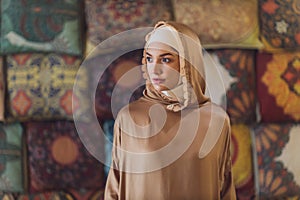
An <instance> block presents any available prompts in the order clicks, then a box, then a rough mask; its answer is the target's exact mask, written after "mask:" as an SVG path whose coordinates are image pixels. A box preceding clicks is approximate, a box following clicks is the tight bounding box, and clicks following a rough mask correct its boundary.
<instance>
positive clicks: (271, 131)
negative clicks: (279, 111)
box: [253, 124, 300, 199]
mask: <svg viewBox="0 0 300 200" xmlns="http://www.w3.org/2000/svg"><path fill="white" fill-rule="evenodd" d="M299 133H300V126H299V125H296V124H259V125H258V126H256V127H254V129H253V134H254V136H253V138H255V145H254V149H255V150H256V158H257V160H256V162H255V163H256V167H255V170H256V174H257V175H258V177H256V188H257V189H258V190H259V191H258V194H259V197H261V198H260V199H280V198H282V199H283V197H294V196H298V197H299V196H300V168H299V166H300V157H299V156H297V155H298V154H299V151H300V148H299V147H300V146H299V141H300V135H299Z"/></svg>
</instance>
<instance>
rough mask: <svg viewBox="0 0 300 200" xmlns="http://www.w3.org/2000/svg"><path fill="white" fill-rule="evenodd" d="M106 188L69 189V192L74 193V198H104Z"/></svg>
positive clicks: (81, 199)
mask: <svg viewBox="0 0 300 200" xmlns="http://www.w3.org/2000/svg"><path fill="white" fill-rule="evenodd" d="M104 190H105V188H102V189H95V190H85V189H79V190H68V193H69V194H71V195H72V197H73V198H74V199H78V200H79V199H80V200H104Z"/></svg>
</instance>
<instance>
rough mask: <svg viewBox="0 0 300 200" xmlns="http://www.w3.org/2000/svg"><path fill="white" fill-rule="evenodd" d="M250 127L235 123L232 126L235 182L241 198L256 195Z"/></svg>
mask: <svg viewBox="0 0 300 200" xmlns="http://www.w3.org/2000/svg"><path fill="white" fill-rule="evenodd" d="M250 136H251V135H250V127H249V126H247V125H245V124H234V125H232V127H231V141H232V143H231V153H232V170H233V178H234V184H235V188H236V192H237V196H238V197H239V199H243V197H248V199H250V197H254V196H255V190H254V173H253V167H252V165H253V164H252V147H251V137H250Z"/></svg>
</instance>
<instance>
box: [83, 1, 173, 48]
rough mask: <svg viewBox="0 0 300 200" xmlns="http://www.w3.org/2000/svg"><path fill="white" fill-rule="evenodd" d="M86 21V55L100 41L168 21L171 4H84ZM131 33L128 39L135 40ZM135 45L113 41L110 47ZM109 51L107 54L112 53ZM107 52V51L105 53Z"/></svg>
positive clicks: (118, 2)
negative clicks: (160, 21)
mask: <svg viewBox="0 0 300 200" xmlns="http://www.w3.org/2000/svg"><path fill="white" fill-rule="evenodd" d="M85 9H86V12H85V13H86V19H87V20H86V21H87V45H86V46H87V51H90V50H91V49H93V48H94V47H95V46H97V45H98V44H99V43H100V42H102V41H103V40H105V39H107V38H109V37H111V36H113V35H115V34H118V33H121V32H123V31H127V30H130V29H134V28H142V27H150V26H153V25H154V24H155V23H156V22H157V21H159V20H171V19H173V17H172V12H171V2H169V0H163V1H159V0H150V1H146V0H137V1H121V0H117V1H105V0H100V1H93V0H86V1H85ZM136 34H139V33H134V34H131V35H129V37H130V38H135V37H137V36H136ZM123 45H124V46H125V45H134V44H128V43H127V42H126V41H117V42H116V41H115V44H113V46H114V47H115V48H116V49H118V48H121V46H123ZM114 50H115V49H111V50H109V51H114ZM106 51H108V49H106Z"/></svg>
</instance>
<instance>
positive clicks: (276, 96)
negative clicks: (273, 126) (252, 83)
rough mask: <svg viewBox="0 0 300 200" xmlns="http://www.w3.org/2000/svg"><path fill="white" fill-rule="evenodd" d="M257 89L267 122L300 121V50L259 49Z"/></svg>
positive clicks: (261, 111)
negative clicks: (283, 51)
mask: <svg viewBox="0 0 300 200" xmlns="http://www.w3.org/2000/svg"><path fill="white" fill-rule="evenodd" d="M256 71H257V93H258V100H259V104H260V115H261V120H262V121H263V122H300V106H299V105H300V84H299V83H300V52H294V53H287V52H286V53H274V54H272V53H258V54H257V69H256Z"/></svg>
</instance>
